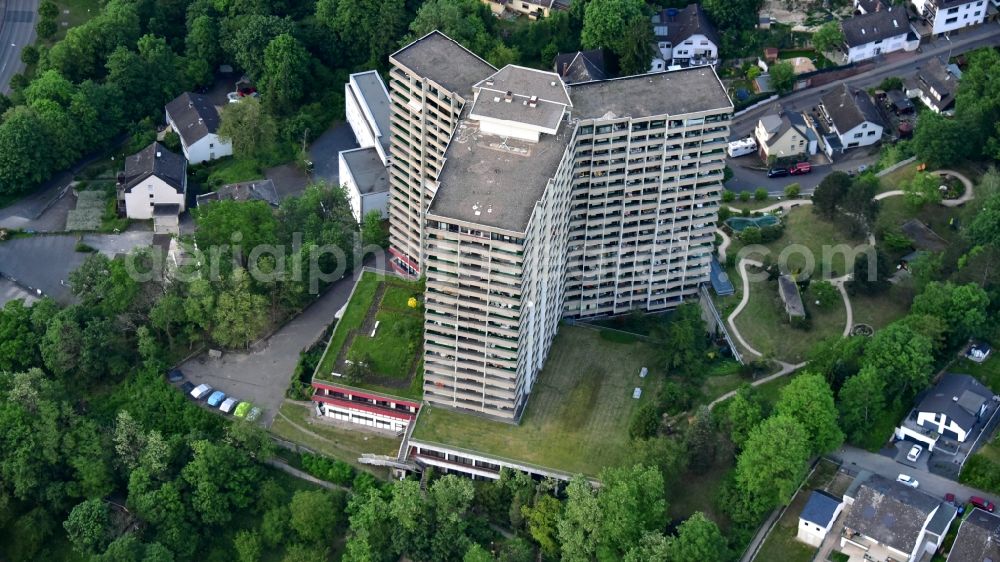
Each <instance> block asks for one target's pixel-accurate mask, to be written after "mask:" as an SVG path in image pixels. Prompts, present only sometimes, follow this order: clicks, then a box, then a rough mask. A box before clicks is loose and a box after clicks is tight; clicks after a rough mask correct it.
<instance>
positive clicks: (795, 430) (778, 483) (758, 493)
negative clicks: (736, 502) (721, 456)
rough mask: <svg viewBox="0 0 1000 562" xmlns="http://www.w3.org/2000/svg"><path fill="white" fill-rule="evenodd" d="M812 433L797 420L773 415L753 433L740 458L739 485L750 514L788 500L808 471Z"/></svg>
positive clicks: (737, 469) (738, 459)
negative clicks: (810, 434)
mask: <svg viewBox="0 0 1000 562" xmlns="http://www.w3.org/2000/svg"><path fill="white" fill-rule="evenodd" d="M809 455H810V447H809V434H808V433H807V432H806V430H805V428H803V427H802V424H800V423H799V422H798V421H797V420H795V419H794V418H792V417H789V416H784V415H776V416H771V417H770V418H768V419H766V420H764V421H763V422H761V423H760V425H758V426H757V427H755V428H754V429H753V430H752V431H751V432H750V437H749V438H747V441H746V444H745V446H744V447H743V451H742V452H741V453H740V455H739V457H738V458H737V460H736V486H737V487H738V489H739V490H740V492H741V494H742V495H743V498H744V499H743V501H744V503H745V504H746V509H747V510H748V512H749V513H753V514H757V515H759V514H763V513H764V512H766V511H767V510H769V509H771V508H773V507H774V506H777V505H782V504H785V503H787V502H788V501H789V500H791V499H792V494H793V493H794V492H795V489H796V488H797V487H798V485H799V482H801V480H802V478H803V477H804V476H805V474H806V468H807V461H808V460H809Z"/></svg>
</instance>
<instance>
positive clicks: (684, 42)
mask: <svg viewBox="0 0 1000 562" xmlns="http://www.w3.org/2000/svg"><path fill="white" fill-rule="evenodd" d="M653 36H654V37H655V38H656V47H657V50H658V51H659V56H657V57H654V58H653V62H652V64H651V68H650V72H656V71H660V70H665V69H666V68H667V67H670V66H699V65H705V64H711V65H714V64H716V63H717V62H719V45H720V44H721V43H722V42H721V40H720V38H719V34H718V32H716V30H715V26H713V25H712V22H711V21H709V19H708V16H707V15H705V11H704V10H702V8H701V5H700V4H688V5H687V7H685V8H683V9H680V10H678V9H677V8H666V9H664V10H660V11H659V12H657V13H656V14H654V15H653Z"/></svg>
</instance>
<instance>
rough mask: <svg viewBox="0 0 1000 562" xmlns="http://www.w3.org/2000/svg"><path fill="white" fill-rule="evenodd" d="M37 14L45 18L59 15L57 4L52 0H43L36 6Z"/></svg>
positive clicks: (53, 17) (52, 18)
mask: <svg viewBox="0 0 1000 562" xmlns="http://www.w3.org/2000/svg"><path fill="white" fill-rule="evenodd" d="M38 15H39V16H40V17H42V18H44V19H47V20H54V19H56V18H57V17H59V6H57V5H56V3H55V2H53V1H52V0H44V1H43V2H42V3H41V4H39V6H38Z"/></svg>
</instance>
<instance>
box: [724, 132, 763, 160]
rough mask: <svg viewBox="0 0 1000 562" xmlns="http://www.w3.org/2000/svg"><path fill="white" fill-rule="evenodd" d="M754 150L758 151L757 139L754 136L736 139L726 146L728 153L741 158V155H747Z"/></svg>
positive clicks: (730, 155) (732, 156)
mask: <svg viewBox="0 0 1000 562" xmlns="http://www.w3.org/2000/svg"><path fill="white" fill-rule="evenodd" d="M754 152H757V141H755V140H754V139H753V137H747V138H745V139H740V140H735V141H733V142H731V143H729V144H728V145H727V146H726V154H728V155H729V157H730V158H739V157H740V156H746V155H747V154H753V153H754Z"/></svg>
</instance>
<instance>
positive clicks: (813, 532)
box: [795, 490, 844, 548]
mask: <svg viewBox="0 0 1000 562" xmlns="http://www.w3.org/2000/svg"><path fill="white" fill-rule="evenodd" d="M843 509H844V500H842V499H840V498H835V497H833V496H831V495H830V494H828V493H826V492H824V491H823V490H813V491H812V492H811V493H810V494H809V500H808V501H806V505H805V506H804V507H803V508H802V513H800V514H799V531H798V534H796V536H795V538H797V539H798V540H800V541H802V542H804V543H806V544H808V545H811V546H815V547H816V548H819V545H820V544H822V542H823V539H824V538H826V535H827V533H829V532H830V528H831V527H833V522H834V521H836V520H837V517H838V516H840V512H841V511H842V510H843Z"/></svg>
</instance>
